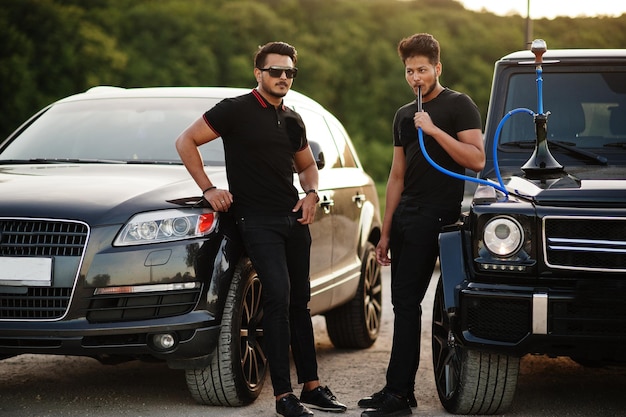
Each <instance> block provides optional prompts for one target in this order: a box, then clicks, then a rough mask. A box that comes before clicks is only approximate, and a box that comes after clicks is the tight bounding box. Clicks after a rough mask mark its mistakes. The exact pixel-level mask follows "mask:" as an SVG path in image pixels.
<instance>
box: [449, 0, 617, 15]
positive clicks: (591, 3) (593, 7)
mask: <svg viewBox="0 0 626 417" xmlns="http://www.w3.org/2000/svg"><path fill="white" fill-rule="evenodd" d="M457 1H459V2H460V3H462V4H463V6H464V7H465V8H466V9H470V10H476V11H481V10H483V9H485V10H487V11H489V12H491V13H494V14H497V15H501V16H506V15H508V14H511V12H512V13H513V14H519V15H520V16H524V17H525V16H526V13H527V11H528V4H529V2H530V17H531V18H532V19H541V18H548V19H554V18H555V17H557V16H569V17H580V16H588V17H594V16H601V15H604V16H620V15H622V14H624V13H626V1H624V0H457Z"/></svg>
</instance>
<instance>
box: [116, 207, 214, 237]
mask: <svg viewBox="0 0 626 417" xmlns="http://www.w3.org/2000/svg"><path fill="white" fill-rule="evenodd" d="M216 224H217V213H215V212H209V211H203V212H198V211H197V210H194V211H189V210H161V211H153V212H149V213H141V214H137V215H135V216H133V217H132V218H131V219H130V220H129V221H128V222H127V223H126V224H125V225H124V227H123V228H122V231H121V232H120V233H119V235H118V236H117V238H116V239H115V241H114V242H113V246H131V245H145V244H148V243H160V242H170V241H175V240H183V239H190V238H195V237H202V236H206V235H208V234H210V233H211V232H213V230H214V229H215V226H216Z"/></svg>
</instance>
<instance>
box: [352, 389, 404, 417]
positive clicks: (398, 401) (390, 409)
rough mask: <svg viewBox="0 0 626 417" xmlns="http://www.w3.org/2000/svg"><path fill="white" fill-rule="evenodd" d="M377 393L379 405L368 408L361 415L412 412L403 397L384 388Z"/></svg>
mask: <svg viewBox="0 0 626 417" xmlns="http://www.w3.org/2000/svg"><path fill="white" fill-rule="evenodd" d="M377 394H379V396H378V398H379V401H380V406H379V407H377V408H368V409H367V410H365V411H363V412H362V413H361V417H400V416H408V415H411V414H412V413H413V412H412V411H411V407H409V402H408V401H407V399H406V398H405V397H397V396H395V395H393V394H391V393H389V392H386V391H385V390H383V391H380V392H379V393H377Z"/></svg>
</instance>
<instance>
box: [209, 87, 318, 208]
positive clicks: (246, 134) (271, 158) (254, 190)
mask: <svg viewBox="0 0 626 417" xmlns="http://www.w3.org/2000/svg"><path fill="white" fill-rule="evenodd" d="M204 120H205V121H206V122H207V124H208V125H209V127H210V128H211V129H213V131H214V132H215V133H217V134H218V135H220V136H221V137H222V141H223V143H224V153H225V157H226V176H227V178H228V187H229V190H230V192H231V193H232V194H233V205H232V206H231V210H232V211H233V213H235V214H236V215H238V216H245V215H253V214H256V215H280V216H285V215H291V214H292V212H291V210H292V209H293V207H294V206H295V204H296V202H297V201H298V191H297V189H296V188H295V186H294V184H293V173H294V171H293V162H294V154H295V153H296V152H297V151H299V150H302V149H304V148H305V147H306V146H307V139H306V132H305V128H304V123H303V122H302V119H301V118H300V115H298V114H297V113H296V112H295V111H293V110H291V109H290V108H288V107H285V106H284V105H281V106H279V108H276V107H274V106H273V105H271V104H270V103H268V102H267V101H266V100H265V99H264V98H263V97H262V96H261V94H259V92H258V91H257V90H252V92H250V93H248V94H244V95H242V96H239V97H234V98H227V99H224V100H222V101H221V102H219V103H218V104H217V105H216V106H215V107H213V108H211V109H210V110H208V111H207V112H206V113H205V114H204Z"/></svg>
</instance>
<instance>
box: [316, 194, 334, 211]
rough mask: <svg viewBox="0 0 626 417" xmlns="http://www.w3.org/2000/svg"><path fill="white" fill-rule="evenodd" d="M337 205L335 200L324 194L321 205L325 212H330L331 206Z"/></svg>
mask: <svg viewBox="0 0 626 417" xmlns="http://www.w3.org/2000/svg"><path fill="white" fill-rule="evenodd" d="M334 205H335V200H333V199H332V198H329V197H328V196H323V197H322V199H321V200H320V207H322V209H324V213H325V214H330V208H331V207H332V206H334Z"/></svg>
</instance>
